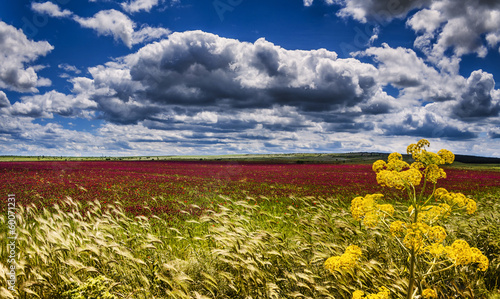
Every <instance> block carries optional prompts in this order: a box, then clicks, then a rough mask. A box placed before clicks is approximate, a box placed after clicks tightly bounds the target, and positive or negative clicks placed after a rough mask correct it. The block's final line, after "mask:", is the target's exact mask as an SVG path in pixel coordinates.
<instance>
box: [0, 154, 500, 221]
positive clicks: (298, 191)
mask: <svg viewBox="0 0 500 299" xmlns="http://www.w3.org/2000/svg"><path fill="white" fill-rule="evenodd" d="M446 172H447V179H443V180H440V181H439V182H438V186H440V187H444V188H446V189H448V190H450V191H453V192H462V193H464V194H465V195H470V196H473V197H475V198H477V197H480V196H481V195H483V194H485V193H488V192H492V191H496V190H498V189H499V187H500V186H499V182H500V172H498V171H484V170H481V171H479V170H464V169H458V168H446ZM0 182H1V185H0V194H2V196H5V197H6V196H7V195H8V194H15V195H16V200H17V202H18V204H22V205H28V204H31V203H34V204H35V205H36V206H38V207H41V206H51V205H53V204H54V203H57V202H59V201H60V200H62V199H65V198H66V196H70V197H72V198H73V199H75V200H78V201H81V202H86V201H91V200H95V199H97V200H99V201H100V202H101V203H103V204H106V203H110V202H113V201H115V200H119V201H121V202H122V203H123V204H124V206H125V209H126V211H128V212H131V213H133V214H136V215H150V214H156V215H162V214H163V215H164V214H172V213H175V214H176V213H178V212H179V209H180V206H181V205H182V204H195V205H198V206H200V207H201V209H195V210H193V211H192V212H193V213H200V212H201V211H202V210H203V207H205V206H206V205H207V204H209V203H211V202H213V201H217V202H218V203H222V204H224V201H223V200H222V199H220V198H219V197H218V195H226V196H229V197H231V198H233V199H244V198H246V197H247V196H250V197H253V198H255V199H256V200H257V201H258V200H261V199H260V198H261V196H265V197H266V198H268V199H269V200H273V201H274V200H276V202H277V204H286V205H289V204H292V203H293V201H291V200H290V199H289V198H290V196H295V197H303V196H314V197H325V198H328V197H331V198H338V199H342V200H349V201H350V200H351V199H352V198H353V197H355V196H358V195H364V194H366V193H376V192H380V193H383V194H385V195H386V198H388V199H397V198H398V197H400V196H401V197H403V198H404V196H402V194H401V193H400V192H399V191H394V190H389V189H387V188H383V187H380V186H379V185H377V184H376V180H375V173H374V172H373V171H372V169H371V165H370V164H337V165H334V164H265V163H229V162H201V161H200V162H171V161H168V162H167V161H134V162H132V161H129V162H123V161H119V162H118V161H117V162H115V161H93V162H75V161H69V162H59V161H55V162H0ZM153 198H155V199H156V200H153ZM145 205H148V206H149V207H150V210H147V209H145V208H144V206H145ZM5 208H6V207H5V205H4V206H2V207H1V209H2V210H4V209H5Z"/></svg>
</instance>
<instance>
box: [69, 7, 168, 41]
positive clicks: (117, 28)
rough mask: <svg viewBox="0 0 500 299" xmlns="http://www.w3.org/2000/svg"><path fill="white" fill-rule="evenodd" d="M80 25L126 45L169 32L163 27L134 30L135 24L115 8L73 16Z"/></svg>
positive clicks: (155, 37)
mask: <svg viewBox="0 0 500 299" xmlns="http://www.w3.org/2000/svg"><path fill="white" fill-rule="evenodd" d="M74 20H75V21H76V22H78V23H79V24H80V25H81V26H82V27H85V28H90V29H94V30H95V31H97V33H98V34H100V35H105V36H112V37H113V38H114V39H115V40H117V41H118V40H121V41H122V42H123V43H124V44H125V45H126V46H127V47H129V48H132V46H133V45H135V44H139V43H143V42H147V41H151V40H153V39H158V38H162V37H165V36H167V35H168V34H170V30H168V29H165V28H153V27H149V26H144V27H142V28H141V29H140V30H139V31H135V28H136V27H137V25H136V24H135V23H134V22H133V21H132V20H131V19H130V18H129V17H128V16H126V15H125V14H123V13H122V12H119V11H117V10H115V9H110V10H102V11H100V12H98V13H96V14H95V15H94V16H93V17H90V18H82V17H79V16H76V17H75V18H74Z"/></svg>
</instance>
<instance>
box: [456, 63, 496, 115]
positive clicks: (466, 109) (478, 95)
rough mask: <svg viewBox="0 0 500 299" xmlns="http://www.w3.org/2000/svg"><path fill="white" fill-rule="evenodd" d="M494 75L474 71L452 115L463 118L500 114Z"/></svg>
mask: <svg viewBox="0 0 500 299" xmlns="http://www.w3.org/2000/svg"><path fill="white" fill-rule="evenodd" d="M494 89H495V81H494V80H493V76H492V75H491V74H488V73H484V72H483V71H481V70H479V71H474V72H473V73H472V74H471V75H470V77H469V78H468V79H467V85H466V87H465V91H464V92H463V94H462V96H461V98H460V99H459V100H458V101H457V103H456V104H455V105H454V106H453V110H452V116H453V117H456V118H460V119H462V120H470V119H475V118H485V117H492V116H498V114H499V112H500V98H496V99H494V98H493V96H492V93H493V91H494Z"/></svg>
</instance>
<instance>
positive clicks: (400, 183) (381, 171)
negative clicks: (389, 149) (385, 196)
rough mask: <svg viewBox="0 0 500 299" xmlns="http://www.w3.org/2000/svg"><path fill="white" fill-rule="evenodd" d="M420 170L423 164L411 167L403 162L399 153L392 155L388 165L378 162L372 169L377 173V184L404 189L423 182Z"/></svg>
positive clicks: (381, 161)
mask: <svg viewBox="0 0 500 299" xmlns="http://www.w3.org/2000/svg"><path fill="white" fill-rule="evenodd" d="M420 168H423V164H422V163H417V164H415V163H413V164H412V165H411V166H410V165H409V164H408V163H406V162H405V161H403V156H401V154H399V153H392V154H390V155H389V158H388V159H387V163H386V162H385V161H383V160H378V161H375V163H373V166H372V169H373V171H375V172H376V173H377V183H378V184H380V185H382V186H387V187H390V188H396V189H403V188H404V187H406V186H409V185H413V186H417V185H419V184H420V181H421V180H422V173H421V172H420V170H419V169H420Z"/></svg>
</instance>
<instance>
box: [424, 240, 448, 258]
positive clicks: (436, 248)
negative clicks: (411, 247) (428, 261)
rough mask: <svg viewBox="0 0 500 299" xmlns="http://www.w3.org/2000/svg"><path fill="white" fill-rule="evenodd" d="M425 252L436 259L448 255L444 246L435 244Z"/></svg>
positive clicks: (426, 248)
mask: <svg viewBox="0 0 500 299" xmlns="http://www.w3.org/2000/svg"><path fill="white" fill-rule="evenodd" d="M424 251H425V252H427V253H429V254H430V255H432V256H434V257H439V256H441V255H443V254H445V253H446V248H445V247H444V246H443V244H440V243H434V244H431V245H429V246H427V247H425V249H424Z"/></svg>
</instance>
